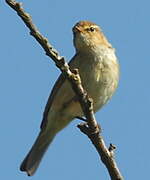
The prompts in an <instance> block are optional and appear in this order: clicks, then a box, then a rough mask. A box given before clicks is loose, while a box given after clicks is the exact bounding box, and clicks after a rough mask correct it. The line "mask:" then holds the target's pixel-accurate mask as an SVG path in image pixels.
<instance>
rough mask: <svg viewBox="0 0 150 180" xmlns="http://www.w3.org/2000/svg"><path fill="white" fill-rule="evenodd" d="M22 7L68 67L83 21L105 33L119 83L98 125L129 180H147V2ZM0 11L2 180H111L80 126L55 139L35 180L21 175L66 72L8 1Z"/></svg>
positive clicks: (27, 3) (45, 3)
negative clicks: (74, 32) (55, 87)
mask: <svg viewBox="0 0 150 180" xmlns="http://www.w3.org/2000/svg"><path fill="white" fill-rule="evenodd" d="M22 2H23V5H24V8H25V10H26V11H27V12H28V13H30V15H31V16H32V18H33V21H34V23H35V24H36V25H37V27H38V29H39V30H40V32H41V33H42V34H43V35H44V36H46V37H47V38H48V39H49V41H50V42H51V43H52V44H53V46H54V47H55V48H56V49H57V50H58V51H59V52H60V54H61V55H63V56H65V57H66V58H67V59H68V60H69V59H71V57H72V56H73V55H74V48H73V45H72V31H71V28H72V26H73V25H74V24H75V23H76V22H77V21H79V20H90V21H93V22H95V23H97V24H98V25H100V26H101V28H102V29H103V31H104V33H105V35H106V36H107V38H108V39H109V41H110V42H111V43H112V44H113V46H114V47H115V48H116V52H117V56H118V58H119V62H120V66H121V78H120V83H119V88H118V89H117V92H116V94H115V95H114V96H113V98H112V100H111V101H110V102H109V103H108V104H107V105H106V106H105V107H104V108H103V109H102V110H101V111H99V112H98V113H97V114H96V118H97V120H98V121H99V122H100V123H101V126H102V128H103V137H104V139H105V141H106V144H107V145H109V143H113V144H115V145H116V146H117V150H116V160H117V163H118V166H119V168H120V170H121V172H122V174H123V176H124V177H125V179H128V180H133V179H136V180H138V179H139V180H141V179H149V176H150V175H149V149H150V141H149V131H150V130H149V127H150V120H149V116H150V115H149V114H150V113H149V112H150V110H149V109H150V95H149V92H150V70H149V69H150V54H149V53H150V47H149V40H150V36H149V33H150V23H149V18H150V11H149V6H150V3H149V1H148V0H143V1H136V0H132V1H130V0H126V1H120V0H115V1H108V0H105V1H99V0H93V1H85V0H83V1H79V0H76V1H67V0H64V1H59V0H55V1H52V2H50V1H49V0H45V1H42V2H41V1H36V0H32V1H25V0H22ZM0 11H1V16H0V22H1V28H0V29H1V35H0V38H1V44H0V49H1V58H0V59H1V60H0V83H1V86H0V92H1V93H0V119H1V130H0V142H1V157H0V159H1V160H0V169H1V173H0V179H6V180H8V179H15V180H27V179H33V180H42V179H45V180H48V179H53V180H55V179H64V180H66V179H71V180H74V179H86V180H90V179H94V180H99V179H104V180H107V179H109V176H108V173H107V171H106V169H105V167H104V165H103V164H102V163H101V162H100V161H99V157H98V154H97V152H96V150H95V149H94V148H93V146H92V145H91V142H90V141H89V140H88V139H87V137H86V136H85V135H83V134H81V133H80V131H79V130H78V129H77V128H76V125H77V124H78V123H79V121H78V120H75V121H73V122H72V123H71V124H70V125H69V126H68V127H67V128H66V129H65V130H63V131H62V132H60V133H59V134H58V135H57V137H56V138H55V141H54V142H53V143H52V145H51V147H50V148H49V150H48V152H47V153H46V155H45V157H44V159H43V161H42V163H41V165H40V167H39V169H38V171H37V172H36V174H35V175H34V176H33V177H30V178H29V177H27V176H26V175H25V174H24V173H22V172H20V171H19V165H20V163H21V161H22V160H23V158H24V156H25V155H26V153H27V152H28V150H29V149H30V147H31V145H32V144H33V142H34V140H35V138H36V136H37V134H38V132H39V126H40V123H41V119H42V113H43V110H44V106H45V104H46V101H47V98H48V96H49V93H50V90H51V88H52V87H53V85H54V82H55V81H56V79H57V77H58V75H59V74H60V72H59V70H58V69H57V68H56V67H55V66H54V63H53V62H52V61H51V60H50V59H49V58H48V57H46V56H45V54H44V51H43V50H42V48H41V47H40V46H39V45H38V43H37V42H36V41H35V40H34V39H33V38H32V37H31V36H30V35H29V31H28V29H27V28H26V27H25V25H24V24H23V22H22V21H21V20H20V18H19V17H18V16H17V15H16V13H15V12H14V11H13V10H12V9H10V8H9V7H8V6H7V5H6V4H5V2H4V1H3V2H1V7H0Z"/></svg>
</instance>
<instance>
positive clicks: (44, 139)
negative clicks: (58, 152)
mask: <svg viewBox="0 0 150 180" xmlns="http://www.w3.org/2000/svg"><path fill="white" fill-rule="evenodd" d="M54 137H55V134H51V133H50V132H48V133H47V132H44V131H43V132H42V131H41V132H40V133H39V135H38V137H37V139H36V141H35V143H34V145H33V146H32V148H31V150H30V151H29V153H28V154H27V156H26V157H25V159H24V160H23V162H22V164H21V166H20V170H21V171H26V172H27V174H28V176H32V175H33V174H34V173H35V171H36V169H37V168H38V166H39V164H40V161H41V159H42V157H43V155H44V153H45V152H46V150H47V148H48V146H49V144H50V143H51V142H52V140H53V138H54Z"/></svg>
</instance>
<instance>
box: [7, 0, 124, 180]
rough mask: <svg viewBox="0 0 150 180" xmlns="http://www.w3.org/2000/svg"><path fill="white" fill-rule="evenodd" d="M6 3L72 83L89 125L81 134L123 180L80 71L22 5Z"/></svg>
mask: <svg viewBox="0 0 150 180" xmlns="http://www.w3.org/2000/svg"><path fill="white" fill-rule="evenodd" d="M6 3H7V4H8V5H9V6H10V7H11V8H13V9H14V10H15V11H16V12H17V14H18V15H19V16H20V18H21V19H22V20H23V22H24V23H25V24H26V26H27V27H28V28H29V30H30V34H31V35H32V36H33V37H34V38H35V39H36V40H37V41H38V42H39V44H40V45H41V47H42V48H43V49H44V50H45V52H46V55H47V56H49V57H50V58H51V59H52V60H53V61H54V62H55V64H56V66H57V67H58V68H59V69H60V70H61V72H62V73H63V74H64V75H65V76H66V78H67V79H68V80H69V81H70V83H71V86H72V88H73V90H74V91H75V93H76V95H77V96H78V99H79V103H80V104H81V107H82V110H83V112H84V115H85V117H86V120H87V123H82V124H79V125H78V128H79V129H80V130H81V132H83V133H84V134H86V135H87V136H88V137H89V138H90V140H91V141H92V143H93V144H94V146H95V148H96V149H97V151H98V153H99V155H100V157H101V160H102V162H103V163H104V164H105V166H106V167H107V169H108V172H109V174H110V177H111V179H112V180H123V177H122V175H121V173H120V171H119V169H118V167H117V164H116V162H115V160H114V156H113V154H114V149H115V147H114V146H113V145H110V147H109V149H108V148H107V147H106V145H105V143H104V141H103V138H102V136H100V132H101V128H100V125H98V123H97V121H96V119H95V116H94V112H93V100H92V99H91V98H89V97H88V95H87V93H86V91H85V90H84V89H83V87H82V84H81V78H80V76H79V72H78V70H77V69H76V70H73V71H71V70H70V68H69V66H68V64H67V63H66V61H65V59H64V57H61V56H60V55H59V53H58V52H57V51H56V50H55V49H54V48H53V47H52V45H51V44H50V43H49V42H48V40H47V39H46V38H45V37H44V36H42V35H41V33H40V32H39V31H38V29H37V27H36V26H35V25H34V24H33V22H32V19H31V17H30V15H29V14H28V13H26V12H25V11H24V9H23V8H22V6H21V3H18V2H16V1H13V0H6Z"/></svg>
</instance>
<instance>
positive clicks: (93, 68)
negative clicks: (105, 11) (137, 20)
mask: <svg viewBox="0 0 150 180" xmlns="http://www.w3.org/2000/svg"><path fill="white" fill-rule="evenodd" d="M72 31H73V44H74V47H75V55H74V56H73V58H72V59H71V60H70V62H69V66H70V69H71V70H73V69H78V71H79V75H80V77H81V82H82V86H83V88H84V89H85V90H86V92H87V93H88V96H89V97H91V98H92V99H93V110H94V113H95V112H97V111H98V110H99V109H101V108H102V106H103V105H105V104H106V103H107V102H108V101H109V100H110V98H111V97H112V95H113V94H114V92H115V91H116V88H117V87H118V82H119V76H120V75H119V74H120V70H119V69H120V68H119V63H118V59H117V56H116V55H115V49H114V48H113V47H112V45H111V43H109V42H108V40H107V38H106V37H105V35H104V33H103V32H102V30H101V28H100V27H99V26H98V25H97V24H95V23H93V22H90V21H86V20H84V21H79V22H77V23H76V24H75V25H74V26H73V28H72ZM83 116H84V113H83V111H82V108H81V106H80V103H79V101H78V98H77V96H76V94H75V92H74V91H73V89H72V87H71V85H70V82H69V81H68V80H67V79H66V77H65V76H64V75H63V74H61V75H60V76H59V78H58V79H57V81H56V83H55V85H54V87H53V89H52V91H51V93H50V96H49V98H48V101H47V104H46V107H45V110H44V113H43V120H42V123H41V127H40V132H39V135H38V137H37V139H36V140H35V143H34V144H33V146H32V147H31V150H30V151H29V153H28V154H27V156H26V157H25V159H24V160H23V162H22V164H21V166H20V170H21V171H25V172H26V173H27V175H28V176H32V175H33V174H34V173H35V171H36V170H37V168H38V167H39V164H40V162H41V160H42V157H43V155H44V154H45V152H46V151H47V149H48V147H49V145H50V144H51V142H52V141H53V139H54V137H55V136H56V134H57V133H58V132H60V131H61V130H62V129H64V128H65V127H66V126H67V125H68V124H69V123H70V122H71V121H72V120H74V119H75V118H76V117H83Z"/></svg>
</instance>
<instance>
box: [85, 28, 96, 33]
mask: <svg viewBox="0 0 150 180" xmlns="http://www.w3.org/2000/svg"><path fill="white" fill-rule="evenodd" d="M86 30H87V31H90V32H94V31H95V28H94V27H89V28H86Z"/></svg>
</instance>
